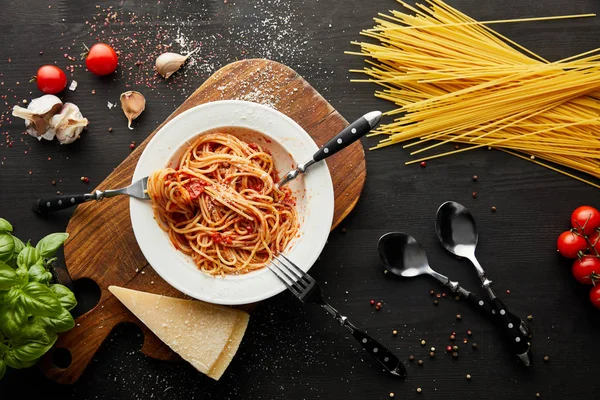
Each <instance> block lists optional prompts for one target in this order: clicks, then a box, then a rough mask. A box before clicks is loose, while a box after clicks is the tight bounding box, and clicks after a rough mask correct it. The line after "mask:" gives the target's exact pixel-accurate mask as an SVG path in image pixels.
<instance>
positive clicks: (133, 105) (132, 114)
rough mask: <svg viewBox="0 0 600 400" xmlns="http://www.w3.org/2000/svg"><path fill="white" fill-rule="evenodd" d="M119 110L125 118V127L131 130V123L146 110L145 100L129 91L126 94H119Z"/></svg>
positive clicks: (138, 94)
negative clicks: (120, 109) (121, 110)
mask: <svg viewBox="0 0 600 400" xmlns="http://www.w3.org/2000/svg"><path fill="white" fill-rule="evenodd" d="M120 100H121V108H122V109H123V113H124V114H125V116H126V117H127V121H128V124H127V127H128V128H129V129H131V130H133V128H132V127H131V122H132V121H133V120H134V119H136V118H137V117H139V116H140V114H141V113H142V111H144V110H145V109H146V98H145V97H144V95H143V94H141V93H140V92H136V91H135V90H130V91H128V92H124V93H121V97H120Z"/></svg>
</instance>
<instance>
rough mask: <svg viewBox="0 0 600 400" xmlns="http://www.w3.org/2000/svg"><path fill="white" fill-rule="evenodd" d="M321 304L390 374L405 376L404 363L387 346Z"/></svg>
mask: <svg viewBox="0 0 600 400" xmlns="http://www.w3.org/2000/svg"><path fill="white" fill-rule="evenodd" d="M321 306H322V307H323V308H324V309H325V310H327V312H328V313H329V314H330V315H331V316H332V317H333V318H335V319H336V320H337V321H338V322H339V323H340V325H342V326H343V327H344V328H346V329H347V330H348V331H349V332H350V333H351V334H352V336H354V338H355V339H356V340H357V341H358V343H360V345H361V347H362V348H363V349H365V351H366V352H367V353H369V354H370V355H371V356H373V358H375V359H376V360H377V361H378V362H379V363H380V364H381V365H383V367H384V368H385V369H386V370H387V371H388V372H389V373H391V374H392V375H396V376H400V377H402V378H404V377H405V376H406V369H405V368H404V364H402V362H401V361H400V360H399V359H398V357H396V356H395V355H394V354H392V352H391V351H389V350H388V349H387V348H385V347H384V346H383V345H382V344H381V343H379V342H378V341H377V340H375V339H373V338H372V337H371V336H370V335H369V334H368V333H367V332H365V331H363V330H361V329H358V328H357V327H356V326H354V325H353V324H352V323H351V322H350V321H348V318H346V317H344V316H343V315H342V314H340V312H339V311H338V310H336V309H335V308H333V307H331V306H330V305H329V304H327V303H325V304H321Z"/></svg>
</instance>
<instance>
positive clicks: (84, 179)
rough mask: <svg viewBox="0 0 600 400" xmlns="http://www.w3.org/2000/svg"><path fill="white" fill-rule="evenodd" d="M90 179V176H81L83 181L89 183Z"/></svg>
mask: <svg viewBox="0 0 600 400" xmlns="http://www.w3.org/2000/svg"><path fill="white" fill-rule="evenodd" d="M89 181H90V178H88V177H87V176H82V177H81V182H83V183H88V182H89Z"/></svg>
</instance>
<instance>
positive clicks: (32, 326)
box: [13, 317, 51, 343]
mask: <svg viewBox="0 0 600 400" xmlns="http://www.w3.org/2000/svg"><path fill="white" fill-rule="evenodd" d="M39 318H40V317H33V318H29V319H28V320H27V321H26V322H25V323H24V324H23V325H22V326H21V332H20V334H19V336H18V337H17V338H16V340H17V341H18V342H22V343H24V342H28V341H33V342H41V343H48V342H50V340H51V339H50V336H49V335H48V331H47V330H46V324H45V323H44V321H41V320H40V319H39ZM13 339H15V338H13Z"/></svg>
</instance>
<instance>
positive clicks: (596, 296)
mask: <svg viewBox="0 0 600 400" xmlns="http://www.w3.org/2000/svg"><path fill="white" fill-rule="evenodd" d="M590 301H591V302H592V304H593V305H594V307H596V308H600V285H597V286H594V287H593V288H592V290H591V291H590Z"/></svg>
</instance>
